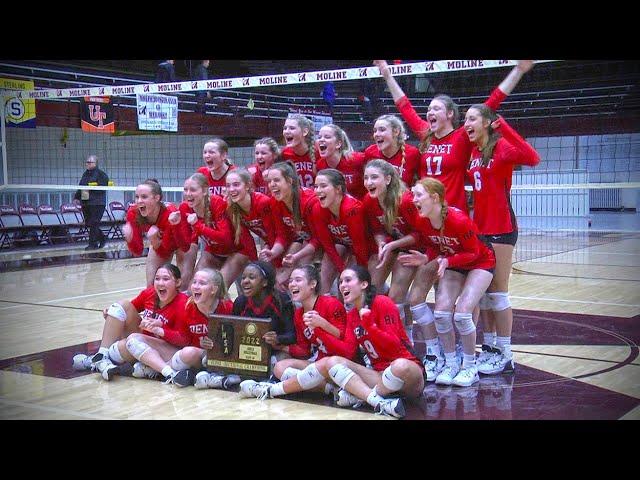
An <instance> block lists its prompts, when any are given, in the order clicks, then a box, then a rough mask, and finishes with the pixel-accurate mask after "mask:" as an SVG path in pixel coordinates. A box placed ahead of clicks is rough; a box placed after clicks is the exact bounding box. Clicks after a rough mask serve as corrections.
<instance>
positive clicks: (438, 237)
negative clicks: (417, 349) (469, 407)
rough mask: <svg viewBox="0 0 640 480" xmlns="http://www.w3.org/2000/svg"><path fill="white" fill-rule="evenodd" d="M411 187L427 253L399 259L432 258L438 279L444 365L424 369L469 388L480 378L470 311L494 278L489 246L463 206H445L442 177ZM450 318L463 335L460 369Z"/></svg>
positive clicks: (416, 261) (415, 262) (417, 260)
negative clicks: (461, 208)
mask: <svg viewBox="0 0 640 480" xmlns="http://www.w3.org/2000/svg"><path fill="white" fill-rule="evenodd" d="M412 191H413V201H414V204H415V206H416V208H417V209H418V212H419V214H420V216H421V217H423V219H422V221H420V222H419V223H418V224H417V229H418V230H419V232H420V235H421V238H422V239H423V240H424V248H425V250H426V254H423V253H421V252H419V251H417V250H411V253H408V254H403V255H400V256H399V257H398V260H399V261H400V262H402V263H404V264H405V265H412V266H420V265H424V264H426V263H428V262H430V261H433V260H434V259H435V261H436V262H437V264H438V277H439V278H440V281H439V282H438V290H437V292H436V305H435V311H434V312H433V314H434V317H435V320H434V322H435V325H436V330H437V332H438V336H439V337H440V341H441V342H442V345H443V349H444V355H445V363H444V366H443V365H442V363H441V362H437V365H436V366H437V369H440V368H441V370H440V371H439V372H438V371H437V369H436V371H434V372H429V369H428V368H427V365H426V364H425V369H426V370H427V374H428V375H435V381H436V383H437V384H441V385H452V384H453V385H457V386H461V387H468V386H470V385H473V384H474V383H476V382H477V381H479V378H478V369H477V367H476V357H475V345H476V326H475V324H474V323H473V318H472V313H473V310H474V308H475V307H476V306H477V305H478V302H479V301H480V298H482V295H484V292H485V291H486V290H487V287H488V286H489V284H490V283H491V279H492V278H493V269H494V268H495V264H496V259H495V255H494V253H493V249H492V248H491V246H490V245H487V244H485V243H483V241H482V240H481V239H480V238H478V233H477V231H478V230H477V227H476V226H475V224H474V223H473V222H472V221H471V219H470V218H469V217H468V216H467V215H466V214H465V213H464V212H463V211H462V210H459V209H457V208H455V207H448V206H447V203H446V201H445V200H444V198H445V188H444V185H443V183H442V182H440V181H439V180H436V179H434V178H423V179H421V180H419V181H418V183H416V185H415V186H414V187H413V189H412ZM454 310H455V313H454ZM452 318H453V321H454V322H455V324H456V327H457V328H458V332H459V333H460V338H461V340H462V347H463V350H464V358H463V361H462V368H460V365H459V362H458V359H457V358H456V351H455V332H454V330H453V322H452V321H451V320H452ZM431 360H434V359H431ZM434 361H435V360H434ZM436 374H437V375H436ZM429 378H431V376H430V377H429Z"/></svg>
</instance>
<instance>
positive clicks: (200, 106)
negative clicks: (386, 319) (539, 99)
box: [192, 60, 211, 113]
mask: <svg viewBox="0 0 640 480" xmlns="http://www.w3.org/2000/svg"><path fill="white" fill-rule="evenodd" d="M209 62H210V60H200V64H199V65H198V66H197V67H196V69H195V71H194V73H193V78H192V80H208V79H209V71H208V70H207V69H208V68H209ZM207 98H211V93H209V92H208V91H205V90H198V91H197V92H196V112H198V113H205V112H206V109H207V106H206V101H207Z"/></svg>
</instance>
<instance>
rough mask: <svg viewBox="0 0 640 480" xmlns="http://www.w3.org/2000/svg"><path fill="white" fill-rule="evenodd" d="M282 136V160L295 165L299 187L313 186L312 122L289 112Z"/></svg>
mask: <svg viewBox="0 0 640 480" xmlns="http://www.w3.org/2000/svg"><path fill="white" fill-rule="evenodd" d="M282 136H283V137H284V141H285V142H286V146H285V148H284V149H283V150H282V160H283V161H287V160H289V161H290V162H291V163H293V165H295V167H296V172H297V174H298V178H299V180H300V186H301V187H307V188H310V187H313V181H314V180H315V178H316V172H317V169H316V159H317V158H318V155H319V153H318V150H317V147H316V145H315V129H314V127H313V122H312V121H311V120H309V119H308V118H307V117H305V116H304V115H300V114H298V113H295V114H290V115H289V117H288V118H287V119H286V120H285V122H284V127H283V128H282ZM287 278H289V277H287Z"/></svg>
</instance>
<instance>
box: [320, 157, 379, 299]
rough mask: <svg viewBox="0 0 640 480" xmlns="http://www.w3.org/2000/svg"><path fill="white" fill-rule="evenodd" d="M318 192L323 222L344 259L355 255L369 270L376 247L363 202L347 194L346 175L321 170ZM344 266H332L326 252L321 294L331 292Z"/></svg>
mask: <svg viewBox="0 0 640 480" xmlns="http://www.w3.org/2000/svg"><path fill="white" fill-rule="evenodd" d="M315 192H316V196H317V197H318V200H319V201H320V206H322V208H323V209H324V212H323V216H322V218H321V220H322V223H323V224H326V225H328V227H329V232H330V233H331V240H332V242H333V243H334V244H335V249H336V250H337V251H338V253H339V254H340V256H341V258H342V259H346V260H349V259H350V257H351V256H353V257H354V259H355V261H356V262H357V263H358V264H359V265H362V266H363V267H366V266H367V263H368V261H369V252H370V251H373V250H374V248H375V245H374V244H373V241H372V239H371V235H369V230H368V228H367V224H366V219H365V214H364V210H363V208H362V203H361V202H360V201H359V200H356V199H355V198H353V197H352V196H351V195H347V194H346V184H345V178H344V175H342V173H340V172H339V171H338V170H336V169H334V168H326V169H324V170H320V171H319V172H318V174H317V175H316V182H315ZM343 265H344V263H343ZM343 265H336V264H335V263H333V261H332V258H331V257H330V255H329V253H328V252H325V254H324V256H323V257H322V263H321V266H320V276H321V281H320V284H321V285H322V288H321V293H328V292H329V291H330V289H331V285H332V284H333V281H334V280H335V278H336V276H337V275H338V274H339V273H340V272H341V271H342V268H344V267H343ZM340 267H342V268H340Z"/></svg>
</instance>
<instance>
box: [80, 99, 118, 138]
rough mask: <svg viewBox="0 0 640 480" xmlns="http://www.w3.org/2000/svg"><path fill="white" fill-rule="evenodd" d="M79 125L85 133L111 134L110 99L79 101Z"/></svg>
mask: <svg viewBox="0 0 640 480" xmlns="http://www.w3.org/2000/svg"><path fill="white" fill-rule="evenodd" d="M80 125H81V126H82V130H83V131H85V132H94V133H95V132H97V133H113V132H115V131H116V123H115V121H114V119H113V105H111V98H110V97H83V98H82V99H81V100H80Z"/></svg>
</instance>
